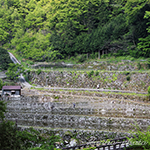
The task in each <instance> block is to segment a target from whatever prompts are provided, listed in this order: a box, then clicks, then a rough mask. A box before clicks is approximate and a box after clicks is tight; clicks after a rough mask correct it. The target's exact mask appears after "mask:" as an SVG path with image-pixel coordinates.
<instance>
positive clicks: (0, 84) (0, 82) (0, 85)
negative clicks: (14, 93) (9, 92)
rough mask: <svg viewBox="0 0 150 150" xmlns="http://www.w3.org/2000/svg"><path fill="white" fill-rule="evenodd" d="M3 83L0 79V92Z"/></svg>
mask: <svg viewBox="0 0 150 150" xmlns="http://www.w3.org/2000/svg"><path fill="white" fill-rule="evenodd" d="M3 85H4V84H3V81H2V79H0V90H1V89H2V87H3Z"/></svg>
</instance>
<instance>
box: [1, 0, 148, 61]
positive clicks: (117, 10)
mask: <svg viewBox="0 0 150 150" xmlns="http://www.w3.org/2000/svg"><path fill="white" fill-rule="evenodd" d="M149 10H150V1H149V0H144V1H139V0H134V1H131V0H129V1H125V0H82V1H81V0H79V1H78V0H71V1H68V0H61V1H58V0H53V1H52V0H38V1H36V0H6V1H4V2H3V1H2V0H1V1H0V22H1V25H0V45H1V46H2V47H4V48H6V49H9V50H13V51H14V52H15V53H17V54H18V55H20V56H22V57H24V58H25V59H30V60H33V61H54V60H58V59H68V58H74V57H77V56H78V55H79V54H82V56H83V58H85V57H87V58H96V57H97V58H100V57H102V56H103V55H104V54H105V55H109V56H111V55H115V56H116V55H117V56H118V55H121V56H125V55H130V56H133V57H150V45H149V44H150V42H149V41H150V40H149V39H150V35H149V32H150V26H149V21H150V20H149V19H150V11H149Z"/></svg>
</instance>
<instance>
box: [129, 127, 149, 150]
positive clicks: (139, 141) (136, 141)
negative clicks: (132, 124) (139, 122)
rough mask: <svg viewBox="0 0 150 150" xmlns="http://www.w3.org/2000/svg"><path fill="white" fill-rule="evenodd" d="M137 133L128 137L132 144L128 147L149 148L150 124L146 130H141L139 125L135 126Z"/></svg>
mask: <svg viewBox="0 0 150 150" xmlns="http://www.w3.org/2000/svg"><path fill="white" fill-rule="evenodd" d="M136 129H137V133H136V135H134V138H131V139H129V141H130V143H131V144H132V146H130V148H134V149H136V148H138V147H141V149H144V150H146V149H147V150H148V149H150V126H149V127H148V128H147V130H146V131H144V130H142V129H141V128H140V127H138V126H136Z"/></svg>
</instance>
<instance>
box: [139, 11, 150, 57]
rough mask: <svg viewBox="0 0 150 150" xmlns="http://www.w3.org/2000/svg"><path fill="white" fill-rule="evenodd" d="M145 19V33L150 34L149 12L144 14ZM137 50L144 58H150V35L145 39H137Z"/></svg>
mask: <svg viewBox="0 0 150 150" xmlns="http://www.w3.org/2000/svg"><path fill="white" fill-rule="evenodd" d="M144 18H145V19H148V23H147V26H148V27H147V32H148V33H150V11H146V12H145V16H144ZM139 41H140V42H139V43H138V48H139V49H141V50H142V52H141V53H142V55H143V56H144V57H150V35H148V36H147V37H145V38H139Z"/></svg>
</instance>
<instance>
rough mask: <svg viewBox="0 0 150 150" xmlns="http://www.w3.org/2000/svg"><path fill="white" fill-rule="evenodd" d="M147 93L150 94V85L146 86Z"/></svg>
mask: <svg viewBox="0 0 150 150" xmlns="http://www.w3.org/2000/svg"><path fill="white" fill-rule="evenodd" d="M148 94H149V95H150V86H149V87H148Z"/></svg>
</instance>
